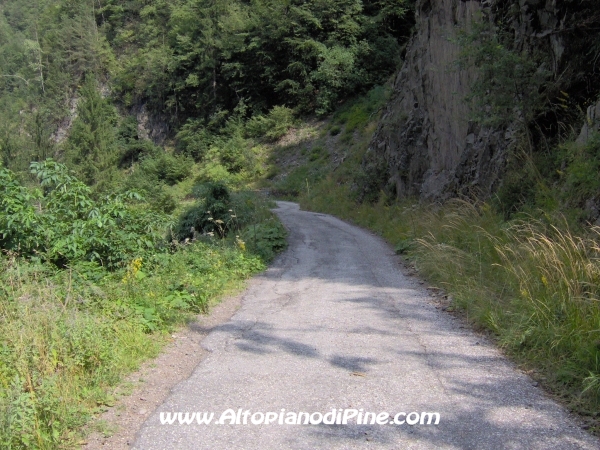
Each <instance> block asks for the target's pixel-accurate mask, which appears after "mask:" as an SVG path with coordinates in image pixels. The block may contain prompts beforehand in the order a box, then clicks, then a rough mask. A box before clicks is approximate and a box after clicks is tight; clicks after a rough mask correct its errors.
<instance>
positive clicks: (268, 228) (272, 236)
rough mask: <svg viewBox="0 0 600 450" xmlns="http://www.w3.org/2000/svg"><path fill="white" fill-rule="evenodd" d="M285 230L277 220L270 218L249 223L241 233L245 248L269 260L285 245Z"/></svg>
mask: <svg viewBox="0 0 600 450" xmlns="http://www.w3.org/2000/svg"><path fill="white" fill-rule="evenodd" d="M286 238H287V231H286V229H285V228H284V226H283V225H282V224H281V222H279V221H275V220H271V221H267V222H262V223H259V224H258V225H251V226H249V227H248V228H246V229H245V230H244V232H243V233H242V239H243V240H244V242H245V243H246V245H247V248H248V249H249V250H250V251H251V252H252V253H255V254H257V255H259V256H260V257H261V258H262V259H263V260H264V261H271V260H272V259H273V258H274V257H275V255H276V254H277V253H279V252H281V251H283V250H284V249H285V248H286V247H287V240H286Z"/></svg>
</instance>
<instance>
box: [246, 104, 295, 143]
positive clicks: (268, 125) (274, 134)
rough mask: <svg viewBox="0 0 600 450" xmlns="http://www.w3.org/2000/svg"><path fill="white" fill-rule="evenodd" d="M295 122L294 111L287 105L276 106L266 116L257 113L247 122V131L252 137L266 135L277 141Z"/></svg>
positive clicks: (269, 138)
mask: <svg viewBox="0 0 600 450" xmlns="http://www.w3.org/2000/svg"><path fill="white" fill-rule="evenodd" d="M293 124H294V113H293V111H292V110H291V109H290V108H287V107H285V106H275V107H274V108H273V109H272V110H271V111H269V114H267V115H266V116H263V115H256V116H254V117H252V118H251V119H250V120H249V121H248V122H247V123H246V133H247V134H248V135H249V136H251V137H265V138H266V139H267V140H269V141H276V140H277V139H279V138H281V137H282V136H283V135H285V134H286V133H287V132H288V130H289V129H290V128H291V127H292V126H293Z"/></svg>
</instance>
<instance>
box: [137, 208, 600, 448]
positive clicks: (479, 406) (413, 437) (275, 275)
mask: <svg viewBox="0 0 600 450" xmlns="http://www.w3.org/2000/svg"><path fill="white" fill-rule="evenodd" d="M278 205H279V209H277V211H276V212H277V214H278V215H279V216H280V217H281V220H282V221H283V223H284V224H285V225H286V227H287V228H288V229H289V231H290V236H289V243H290V245H289V249H288V250H287V251H286V252H285V253H284V254H283V255H281V256H280V257H279V258H278V259H277V260H276V261H275V263H274V265H273V266H272V267H271V268H270V269H269V270H268V271H267V272H265V273H264V274H263V275H261V276H260V277H258V279H256V280H254V281H253V282H252V283H251V286H250V288H249V289H248V290H247V291H246V292H245V294H244V298H243V305H242V307H241V309H240V310H239V311H238V312H237V313H236V314H235V315H234V316H233V317H232V319H231V320H230V321H229V322H228V323H226V324H224V325H221V326H219V327H217V329H215V330H214V331H213V332H212V333H211V334H209V336H208V337H207V338H206V339H205V340H204V341H203V343H202V345H203V346H204V347H205V348H206V349H207V350H209V352H210V353H209V355H208V356H207V357H206V358H205V359H204V360H203V361H202V362H201V363H200V364H199V365H198V367H197V368H196V369H195V371H194V373H193V375H192V376H191V377H190V378H189V379H188V380H186V381H184V382H182V383H180V384H179V385H178V386H177V387H176V388H175V389H174V390H173V392H172V394H171V395H170V397H169V398H168V399H167V401H166V402H165V403H164V404H163V405H161V406H159V407H158V408H157V410H156V411H155V412H154V413H153V414H152V416H151V417H150V418H149V419H148V420H147V421H146V423H145V424H144V426H143V428H142V430H141V431H140V433H139V434H138V436H137V440H136V442H135V444H134V448H136V449H139V450H153V449H169V450H171V449H190V450H192V449H193V450H196V449H211V450H216V449H226V450H229V449H232V450H233V449H243V450H250V449H265V450H266V449H278V450H279V449H310V450H313V449H362V448H365V449H367V448H369V449H370V448H376V449H437V448H446V449H544V450H547V449H598V448H600V443H599V441H598V440H597V439H596V438H594V437H592V436H590V435H588V434H587V433H586V432H585V431H583V430H581V429H580V428H579V427H578V426H577V425H576V424H575V423H574V422H573V420H572V419H571V418H570V417H569V415H568V414H567V413H566V412H565V411H564V409H563V408H561V407H560V406H558V405H557V404H556V403H554V402H553V401H551V400H550V399H549V398H548V397H547V396H545V395H544V393H543V392H542V391H541V390H540V389H539V388H536V387H535V386H534V383H533V382H532V380H531V379H530V378H529V377H527V376H526V375H524V374H522V373H521V372H519V371H518V370H516V369H515V368H514V366H513V365H512V364H511V363H510V362H508V361H507V360H506V359H505V358H503V357H502V356H501V355H500V353H499V352H498V351H497V350H496V349H495V348H494V346H493V345H491V344H489V343H488V342H486V341H485V340H483V339H482V338H481V337H480V336H477V335H476V334H474V333H472V332H471V331H469V330H468V329H465V328H463V327H461V326H460V325H461V323H460V320H459V319H456V318H454V317H452V316H451V315H450V314H448V313H445V312H442V311H440V310H438V309H436V308H435V306H434V303H433V299H432V298H431V297H430V296H429V295H428V293H427V291H426V290H425V289H424V288H423V287H422V286H420V285H419V283H418V282H417V281H416V280H413V279H411V278H410V277H406V276H404V275H403V274H402V271H401V268H400V265H399V260H398V257H397V256H395V255H394V253H393V251H392V250H391V249H390V247H389V246H388V245H386V244H385V243H384V242H383V241H382V240H381V239H380V238H378V237H376V236H373V235H372V234H371V233H369V232H367V231H364V230H362V229H359V228H357V227H354V226H351V225H348V224H346V223H344V222H342V221H340V220H338V219H335V218H333V217H331V216H327V215H323V214H315V213H310V212H303V211H300V210H299V209H298V206H297V205H296V204H294V203H288V202H279V203H278ZM282 409H283V410H284V411H283V412H282ZM227 410H232V411H229V412H227ZM240 410H241V411H240ZM333 410H335V411H333ZM346 410H347V411H346ZM246 411H248V412H246ZM161 412H162V413H163V420H164V419H166V418H168V416H167V415H165V414H164V413H167V412H168V413H177V412H181V413H185V412H188V413H194V412H202V413H204V412H206V413H211V412H212V413H214V418H213V420H212V422H211V423H210V424H209V425H207V424H198V423H197V420H195V419H194V422H193V424H191V425H187V424H180V423H179V417H177V420H176V421H175V422H174V424H172V425H168V424H164V425H163V424H161V416H160V413H161ZM299 412H305V413H309V414H310V417H309V419H308V420H309V421H310V420H312V421H313V422H315V423H313V424H310V423H309V424H306V425H305V424H304V421H305V420H306V416H307V415H296V416H295V415H294V414H296V413H299ZM367 412H370V413H375V414H376V415H377V416H376V420H378V421H379V422H380V423H381V424H378V423H377V422H375V423H371V422H372V421H373V415H368V416H366V420H364V419H365V413H367ZM423 412H429V413H435V412H436V413H438V414H439V424H437V425H434V424H429V425H428V424H427V422H428V421H429V420H431V421H432V422H435V419H436V416H435V415H433V414H432V415H430V416H429V415H422V414H421V413H423ZM223 413H225V415H224V417H221V415H222V414H223ZM267 413H271V414H270V415H269V414H267ZM319 413H320V414H322V415H324V421H321V418H320V416H319ZM385 413H389V414H390V417H389V418H386V416H385ZM398 413H406V414H407V415H402V414H398ZM410 413H414V414H412V415H411V414H410ZM261 414H266V416H265V417H266V418H268V419H269V420H270V421H271V420H272V421H274V423H270V424H268V425H266V424H264V423H263V424H260V425H253V424H252V419H254V421H255V422H257V423H258V422H260V421H261ZM344 414H346V416H347V419H348V420H347V424H345V425H344V424H343V423H340V422H342V421H341V420H340V418H341V419H343V415H344ZM359 414H360V415H359ZM338 415H339V416H341V417H339V418H338ZM353 415H355V416H354V417H352V416H353ZM232 416H233V417H232ZM172 417H176V416H172ZM181 417H182V419H185V415H183V414H182V416H181ZM188 417H191V416H188ZM201 417H204V416H201ZM208 417H209V416H207V418H208ZM221 418H222V419H226V420H223V421H224V422H225V423H224V424H216V423H215V422H217V421H219V420H220V419H221ZM334 418H335V419H336V420H337V422H338V423H335V420H333V419H334ZM394 418H396V419H397V421H398V424H393V423H389V422H390V421H392V422H393V420H394ZM244 419H245V421H246V422H247V424H246V425H244V424H243V422H244ZM357 419H358V420H359V421H360V422H361V423H357ZM236 420H238V421H239V422H240V424H239V425H238V424H235V423H234V424H231V422H232V421H233V422H235V421H236ZM280 420H281V421H283V422H284V423H283V424H281V425H280V424H279V422H280ZM286 420H288V421H290V422H300V424H285V421H286ZM407 420H408V421H410V422H414V421H415V420H418V422H417V424H415V425H408V424H407V423H406V421H407ZM421 420H423V422H424V423H423V424H421V423H420V422H421ZM332 421H333V422H334V423H330V422H332ZM319 422H320V423H319ZM324 422H325V423H324ZM362 422H365V423H362ZM401 422H404V423H401Z"/></svg>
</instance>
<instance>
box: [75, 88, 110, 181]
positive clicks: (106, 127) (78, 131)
mask: <svg viewBox="0 0 600 450" xmlns="http://www.w3.org/2000/svg"><path fill="white" fill-rule="evenodd" d="M79 94H80V100H79V103H78V106H77V118H76V119H75V121H74V122H73V127H72V129H71V132H70V134H69V154H70V156H71V160H72V164H74V165H75V166H76V167H77V171H78V174H79V175H80V177H81V179H82V180H83V181H84V182H85V183H86V184H87V185H95V184H97V183H98V182H100V181H101V180H105V179H106V177H107V172H110V170H111V169H114V167H115V166H116V163H117V158H118V155H117V141H116V138H117V136H116V134H115V131H116V128H115V126H116V122H117V112H116V110H115V108H114V107H112V106H111V105H110V103H109V102H108V100H106V99H104V98H102V96H101V95H100V93H99V92H98V86H97V82H96V80H95V79H94V78H93V77H87V78H86V81H85V83H84V85H83V87H82V88H81V90H80V93H79Z"/></svg>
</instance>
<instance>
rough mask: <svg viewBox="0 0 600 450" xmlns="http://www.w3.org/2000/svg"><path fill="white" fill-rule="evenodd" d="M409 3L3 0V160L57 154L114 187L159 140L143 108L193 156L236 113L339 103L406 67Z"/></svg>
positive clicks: (324, 109) (16, 162) (257, 126)
mask: <svg viewBox="0 0 600 450" xmlns="http://www.w3.org/2000/svg"><path fill="white" fill-rule="evenodd" d="M409 3H410V2H398V1H392V0H388V1H385V0H384V1H372V2H371V1H367V2H363V1H360V0H351V1H346V0H343V1H335V2H326V1H310V2H300V1H298V2H295V1H290V2H275V1H252V2H244V1H235V0H234V1H225V0H214V1H198V0H190V1H170V2H167V1H159V0H157V1H120V0H105V1H104V0H103V1H96V0H90V1H50V0H48V1H31V2H27V1H26V2H22V1H19V2H17V1H3V2H2V15H1V16H0V21H1V22H0V36H1V38H0V43H1V47H0V67H1V69H0V70H1V71H2V73H1V78H0V101H1V102H2V105H1V110H2V118H1V123H2V130H1V131H0V136H1V137H0V139H1V142H2V146H1V149H2V158H3V162H4V165H5V167H7V168H10V169H14V170H16V171H23V170H26V168H27V166H28V164H29V162H30V161H31V160H40V159H45V158H46V157H50V156H52V157H57V158H59V159H60V160H63V161H65V162H67V163H68V164H69V165H70V167H73V168H76V169H77V171H78V173H79V174H80V176H81V177H82V178H83V179H84V180H85V182H86V183H87V184H88V185H96V184H107V183H108V184H110V183H111V182H113V181H114V180H113V178H114V177H115V176H116V175H115V174H114V173H113V169H116V168H118V167H119V164H120V165H121V167H123V166H124V165H126V164H127V163H129V164H131V163H132V162H134V161H137V160H139V159H140V158H141V157H142V156H147V155H148V154H149V153H152V151H153V150H152V145H151V144H150V143H148V142H143V137H147V136H140V133H136V129H137V127H138V126H139V125H140V124H139V123H137V122H136V116H135V112H139V110H140V108H142V107H143V108H144V110H145V111H147V112H148V114H149V115H150V117H151V118H152V119H154V120H155V121H156V122H158V123H159V124H160V125H159V126H158V128H159V129H160V131H154V133H153V134H152V133H151V136H150V137H154V138H155V141H164V139H165V138H174V137H175V136H178V137H179V139H177V141H176V145H177V153H179V154H181V155H186V156H190V157H192V158H194V159H196V160H199V159H201V158H203V157H204V156H205V154H206V153H207V151H208V150H209V149H210V147H211V145H212V144H213V142H214V140H215V139H217V136H215V135H218V134H219V133H221V132H222V131H223V130H224V129H225V128H226V123H227V122H228V121H233V120H236V121H246V120H247V119H249V118H250V117H255V120H254V121H253V122H252V125H253V126H251V127H250V128H249V129H248V130H245V134H247V135H254V136H256V135H260V134H261V133H263V132H264V129H265V128H266V129H268V128H270V127H269V125H265V123H264V120H263V121H262V122H261V120H260V119H261V117H262V116H261V115H263V114H266V113H268V112H269V111H272V110H273V108H274V107H280V108H281V107H286V108H291V109H293V110H294V112H295V113H304V114H319V115H323V114H326V113H329V112H331V111H332V110H333V109H334V108H335V107H336V105H337V104H338V103H339V102H340V101H342V100H343V99H344V98H347V97H348V96H349V95H356V94H358V93H360V92H364V91H365V90H367V89H368V88H369V87H371V86H373V85H375V84H380V83H382V82H384V81H385V80H386V79H387V77H389V76H390V74H391V73H393V71H394V70H395V69H396V68H397V64H398V62H399V58H400V54H401V46H402V44H403V43H404V41H405V40H406V37H407V36H408V34H409V33H410V27H411V14H410V13H409V8H410V4H409ZM279 112H280V114H281V113H282V112H283V113H284V114H285V112H286V111H285V110H283V111H281V110H279ZM275 113H277V110H275ZM75 116H76V117H77V118H76V119H73V118H74V117H75ZM73 120H74V123H73V124H72V128H71V127H70V125H71V121H73ZM261 124H262V126H261ZM231 128H232V127H229V131H230V132H232V130H231ZM178 133H179V135H178ZM140 141H142V142H140ZM238 151H241V150H239V149H238ZM230 153H231V152H230ZM233 153H235V151H233ZM237 156H238V155H226V156H224V157H223V159H225V160H227V161H229V160H234V159H235V158H236V157H237ZM230 165H231V166H235V162H233V161H230ZM233 168H234V169H235V167H233ZM237 169H239V168H237ZM111 180H113V181H111ZM99 188H100V187H99Z"/></svg>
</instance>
